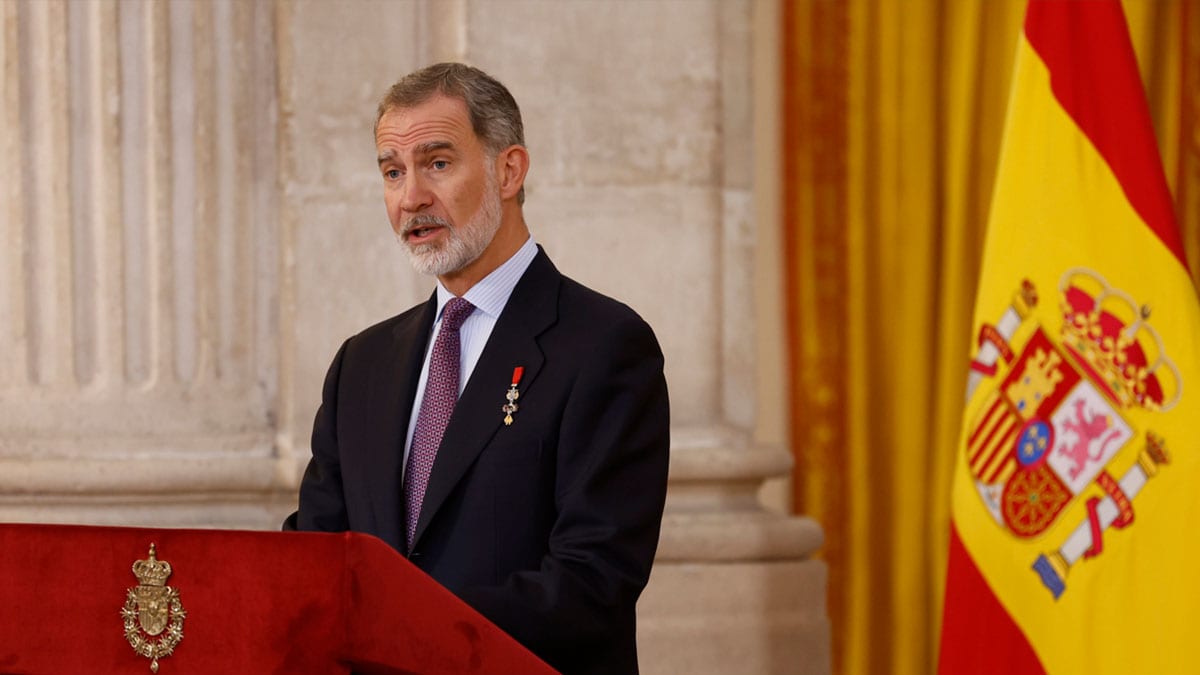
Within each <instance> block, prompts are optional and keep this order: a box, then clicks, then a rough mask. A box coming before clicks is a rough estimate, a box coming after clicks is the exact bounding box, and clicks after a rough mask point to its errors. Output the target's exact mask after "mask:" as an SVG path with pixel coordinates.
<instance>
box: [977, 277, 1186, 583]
mask: <svg viewBox="0 0 1200 675" xmlns="http://www.w3.org/2000/svg"><path fill="white" fill-rule="evenodd" d="M1057 290H1058V295H1059V302H1060V306H1061V310H1062V311H1061V316H1062V323H1061V327H1060V329H1059V330H1058V332H1057V334H1054V333H1048V332H1047V330H1046V328H1047V327H1045V326H1041V325H1039V324H1038V323H1037V321H1036V320H1035V319H1034V318H1033V316H1032V312H1031V311H1030V310H1032V308H1033V307H1034V306H1035V305H1036V304H1037V301H1038V296H1037V291H1036V289H1035V288H1034V286H1033V284H1032V283H1030V282H1029V281H1025V282H1024V283H1023V284H1022V285H1021V288H1020V289H1019V290H1018V291H1017V292H1016V293H1015V294H1014V300H1013V302H1012V304H1011V305H1010V306H1009V307H1008V308H1007V309H1006V310H1005V312H1004V314H1003V316H1002V317H1001V319H1000V321H999V322H998V323H997V324H995V325H993V324H986V325H984V326H983V329H982V330H981V331H980V339H979V346H980V349H979V351H978V353H977V354H976V357H975V360H974V361H973V362H972V364H971V369H972V371H973V373H974V374H973V376H972V378H971V381H970V382H971V389H972V391H971V392H970V393H973V391H974V387H975V386H978V385H980V384H981V383H982V382H983V378H982V377H980V376H983V377H990V376H995V375H997V374H999V372H1000V371H1001V366H1002V364H1003V367H1004V373H1003V374H1004V377H1003V378H1001V379H999V380H997V381H995V382H996V383H995V384H993V387H994V388H993V389H992V391H991V392H990V393H989V394H988V395H987V399H986V401H985V402H984V404H983V406H982V407H981V408H980V411H979V413H978V415H977V416H976V418H975V419H974V421H973V422H971V423H970V426H969V429H968V431H967V438H966V461H967V463H968V466H969V468H970V471H971V476H972V477H973V478H974V481H975V487H976V489H977V490H978V492H979V496H980V498H981V499H982V500H983V503H984V505H985V506H986V507H987V510H988V512H989V513H990V514H991V516H992V518H993V519H994V520H995V521H996V523H997V525H999V526H1000V527H1003V528H1005V529H1006V530H1007V531H1008V532H1009V533H1010V534H1012V535H1013V536H1016V537H1020V538H1031V537H1036V536H1038V535H1041V534H1042V533H1044V532H1045V531H1046V530H1047V529H1048V528H1049V527H1050V526H1051V525H1052V524H1054V522H1055V521H1056V520H1058V518H1059V516H1060V515H1061V514H1062V513H1063V511H1064V510H1065V509H1066V507H1067V506H1068V505H1070V504H1071V503H1072V502H1073V501H1075V500H1076V499H1078V498H1080V497H1081V496H1084V495H1088V494H1090V495H1091V496H1088V497H1087V498H1086V499H1087V501H1086V504H1087V518H1086V519H1085V520H1084V521H1083V522H1082V523H1080V525H1079V526H1078V527H1077V528H1076V529H1075V530H1074V531H1073V532H1072V533H1071V535H1070V536H1069V537H1068V538H1067V540H1066V541H1065V542H1063V543H1062V544H1061V545H1060V546H1058V547H1057V548H1056V550H1054V551H1052V552H1049V553H1047V554H1046V555H1043V556H1041V557H1039V558H1038V560H1037V561H1036V562H1035V563H1034V569H1035V570H1036V571H1037V572H1038V574H1039V575H1040V576H1041V578H1042V581H1043V582H1044V583H1045V584H1046V586H1047V588H1049V589H1050V591H1051V592H1052V593H1053V594H1054V596H1055V597H1056V598H1057V597H1059V596H1060V595H1061V594H1062V593H1063V591H1064V590H1065V583H1064V579H1065V577H1066V572H1067V570H1068V569H1069V568H1070V566H1071V565H1072V564H1074V563H1075V562H1076V561H1077V560H1079V558H1080V557H1081V556H1087V557H1092V556H1095V555H1098V554H1099V553H1100V552H1101V551H1102V550H1103V539H1102V535H1103V532H1104V530H1106V529H1107V528H1109V527H1115V528H1124V527H1126V526H1128V525H1130V524H1132V522H1133V515H1134V511H1133V498H1134V497H1136V496H1137V494H1138V493H1139V492H1140V491H1141V490H1142V488H1143V487H1144V486H1145V485H1146V483H1147V481H1148V480H1149V479H1150V478H1152V477H1153V476H1154V475H1155V474H1156V473H1157V471H1158V468H1159V467H1160V466H1162V465H1164V464H1166V463H1167V462H1168V456H1167V451H1166V447H1165V444H1164V442H1163V440H1162V439H1161V438H1159V437H1158V436H1157V435H1156V434H1155V433H1154V432H1153V431H1152V430H1149V429H1146V430H1139V429H1136V428H1135V427H1134V426H1133V424H1132V423H1131V422H1130V421H1129V420H1128V419H1126V416H1125V415H1124V414H1123V413H1124V412H1125V411H1128V410H1130V409H1133V408H1140V409H1142V410H1146V411H1151V412H1166V411H1168V410H1170V409H1171V408H1173V407H1174V406H1175V404H1176V403H1177V402H1178V400H1179V396H1180V394H1181V392H1182V385H1183V382H1182V379H1181V377H1180V374H1179V370H1178V368H1176V366H1175V364H1174V363H1173V362H1172V361H1171V359H1170V357H1169V355H1168V354H1167V353H1166V352H1165V351H1164V349H1163V345H1162V340H1161V338H1160V337H1159V335H1158V333H1157V332H1156V331H1155V330H1154V327H1153V326H1152V325H1151V323H1150V311H1149V308H1148V307H1145V306H1141V307H1139V306H1138V305H1137V303H1136V302H1135V301H1134V299H1133V298H1130V297H1129V296H1128V295H1127V294H1125V293H1124V292H1122V291H1121V290H1120V289H1116V288H1112V287H1111V286H1109V284H1108V283H1107V282H1106V281H1105V280H1104V278H1103V277H1101V276H1100V275H1099V274H1098V273H1096V272H1094V271H1092V270H1088V269H1083V268H1080V269H1073V270H1067V271H1066V272H1064V274H1063V276H1062V280H1061V282H1060V284H1059V288H1058V289H1057ZM1023 328H1024V330H1021V329H1023ZM1018 334H1022V335H1023V339H1017V336H1018ZM1122 467H1123V468H1124V469H1125V471H1124V473H1123V474H1122V475H1121V477H1120V478H1119V479H1117V478H1115V477H1114V476H1113V470H1117V469H1118V468H1122ZM1093 485H1094V486H1095V488H1090V486H1093Z"/></svg>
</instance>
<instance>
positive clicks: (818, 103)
mask: <svg viewBox="0 0 1200 675" xmlns="http://www.w3.org/2000/svg"><path fill="white" fill-rule="evenodd" d="M1125 10H1126V15H1127V17H1128V18H1129V23H1130V29H1131V33H1132V36H1133V40H1134V44H1135V47H1136V49H1137V50H1138V57H1139V63H1140V65H1141V68H1142V76H1143V80H1144V82H1145V83H1146V88H1147V92H1148V95H1149V97H1150V104H1151V109H1152V114H1153V116H1154V121H1155V125H1156V130H1157V132H1158V136H1159V141H1160V145H1161V147H1162V151H1163V158H1164V162H1165V167H1166V169H1167V176H1168V180H1169V181H1170V182H1171V184H1172V189H1173V190H1174V194H1175V196H1176V201H1177V204H1178V207H1179V214H1180V219H1181V223H1182V225H1183V228H1184V235H1185V239H1186V242H1187V249H1188V253H1189V256H1190V259H1191V260H1192V261H1193V265H1192V266H1193V274H1195V273H1196V268H1200V122H1198V120H1200V116H1198V113H1200V44H1198V43H1200V5H1197V6H1195V7H1193V6H1191V3H1190V2H1187V1H1183V0H1180V1H1176V2H1170V1H1167V2H1155V1H1153V0H1137V1H1128V0H1127V1H1126V3H1125ZM1024 11H1025V3H1024V1H1023V0H905V1H904V2H894V1H892V0H845V1H835V0H808V1H805V0H797V1H792V2H789V1H788V0H784V4H783V6H782V25H783V40H782V44H783V56H782V64H783V67H782V77H783V82H782V88H783V89H782V90H783V97H782V99H783V131H782V133H783V141H784V143H783V148H784V152H783V154H784V160H783V201H784V204H783V218H784V224H783V229H784V250H785V267H786V271H787V281H786V283H787V286H786V288H787V305H788V316H787V322H788V330H789V351H790V357H791V377H790V382H791V418H792V446H793V448H794V452H795V455H796V470H795V475H794V490H795V493H794V494H795V509H796V511H797V512H799V513H805V514H807V515H811V516H813V517H815V518H816V519H817V520H818V521H820V522H821V524H822V525H823V526H824V527H825V531H826V541H827V543H826V546H825V548H824V551H823V555H824V557H825V559H826V560H827V561H828V563H829V567H830V578H829V614H830V618H831V621H832V623H833V655H834V672H835V673H843V674H846V675H857V674H859V673H904V674H907V673H913V674H925V673H932V672H935V670H936V664H937V646H938V632H939V630H940V620H941V606H942V586H943V582H944V578H945V564H946V562H945V561H946V540H947V532H948V530H947V528H948V523H949V494H950V486H949V481H950V473H951V469H952V467H953V462H954V458H955V445H956V442H957V436H958V431H959V424H960V419H959V417H960V414H961V409H962V404H963V392H964V387H965V382H966V372H967V368H966V365H967V354H968V353H969V348H970V344H971V341H972V339H973V336H972V335H971V313H972V304H973V302H974V294H975V287H976V282H977V277H978V272H979V269H978V268H979V260H980V256H981V253H982V251H981V246H982V242H983V231H984V228H985V226H986V223H987V213H988V207H989V201H990V197H991V191H992V183H993V179H994V176H995V167H996V160H997V157H998V153H999V148H1000V137H1001V133H1002V126H1003V122H1004V114H1005V109H1006V105H1007V98H1008V91H1009V83H1010V80H1011V75H1012V61H1013V56H1014V54H1015V53H1016V45H1017V40H1018V37H1019V35H1020V29H1021V21H1022V19H1023V16H1024Z"/></svg>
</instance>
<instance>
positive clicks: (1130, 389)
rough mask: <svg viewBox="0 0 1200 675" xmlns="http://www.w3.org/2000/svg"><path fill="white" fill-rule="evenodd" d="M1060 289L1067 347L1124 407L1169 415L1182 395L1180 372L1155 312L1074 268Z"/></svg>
mask: <svg viewBox="0 0 1200 675" xmlns="http://www.w3.org/2000/svg"><path fill="white" fill-rule="evenodd" d="M1059 291H1060V292H1061V296H1060V306H1061V309H1062V313H1063V328H1062V337H1063V346H1064V347H1066V348H1067V349H1068V350H1070V351H1071V352H1073V355H1074V356H1076V357H1077V358H1078V359H1079V361H1080V364H1081V365H1083V366H1084V367H1085V368H1087V369H1090V370H1091V371H1092V374H1094V375H1095V379H1096V381H1097V382H1098V384H1100V385H1102V386H1103V387H1104V388H1105V389H1107V391H1106V392H1105V393H1108V394H1110V395H1111V396H1112V398H1113V399H1114V400H1115V401H1116V402H1117V403H1118V404H1119V405H1120V406H1121V407H1123V408H1130V407H1134V406H1137V407H1140V408H1144V409H1146V410H1150V411H1155V412H1159V411H1161V412H1165V411H1167V410H1170V409H1171V408H1173V407H1175V404H1176V403H1178V402H1179V396H1180V393H1181V387H1180V383H1181V382H1182V379H1181V378H1180V376H1179V369H1178V368H1177V367H1176V366H1175V362H1174V361H1172V360H1171V359H1170V358H1169V357H1168V356H1167V354H1166V352H1165V350H1164V349H1163V344H1162V338H1160V337H1159V335H1158V331H1156V330H1154V327H1153V326H1151V325H1150V308H1149V307H1148V306H1142V307H1140V308H1139V307H1138V306H1137V304H1136V303H1135V302H1134V301H1133V299H1132V298H1130V297H1129V296H1128V295H1126V294H1125V293H1123V292H1121V291H1120V290H1117V289H1114V288H1112V287H1110V286H1109V285H1108V283H1107V282H1105V281H1104V279H1102V278H1101V277H1100V276H1099V275H1097V274H1095V273H1094V272H1092V271H1090V270H1086V269H1074V270H1070V271H1068V272H1067V273H1066V274H1064V275H1063V277H1062V280H1061V282H1060V286H1059Z"/></svg>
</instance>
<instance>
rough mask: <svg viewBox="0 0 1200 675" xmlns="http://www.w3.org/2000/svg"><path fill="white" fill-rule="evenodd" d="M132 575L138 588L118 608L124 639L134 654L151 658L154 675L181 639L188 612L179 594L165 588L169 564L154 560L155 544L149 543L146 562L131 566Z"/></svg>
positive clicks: (167, 587)
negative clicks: (120, 607)
mask: <svg viewBox="0 0 1200 675" xmlns="http://www.w3.org/2000/svg"><path fill="white" fill-rule="evenodd" d="M133 574H134V576H136V577H137V580H138V585H137V586H135V587H133V588H130V589H128V591H127V592H126V594H125V606H124V607H123V608H122V609H121V618H123V619H124V620H125V639H126V640H128V641H129V646H131V647H133V651H135V652H137V653H138V654H140V655H142V656H144V657H146V658H148V659H150V671H151V672H154V673H157V672H158V660H159V659H160V658H162V657H164V656H170V655H171V654H172V653H173V652H174V651H175V647H176V646H178V645H179V641H180V640H182V639H183V619H184V617H186V616H187V612H185V611H184V609H183V603H182V602H180V600H179V591H178V590H176V589H174V588H171V587H170V586H167V585H166V584H167V578H168V577H170V576H171V563H169V562H167V561H165V560H158V559H157V558H156V557H155V547H154V544H150V558H149V559H148V560H138V561H137V562H135V563H133ZM160 636H161V637H160ZM156 637H157V638H158V639H154V638H156Z"/></svg>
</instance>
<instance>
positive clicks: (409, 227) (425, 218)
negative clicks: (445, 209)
mask: <svg viewBox="0 0 1200 675" xmlns="http://www.w3.org/2000/svg"><path fill="white" fill-rule="evenodd" d="M429 225H437V226H440V227H445V228H447V229H453V227H452V226H451V225H450V223H449V222H447V221H446V220H444V219H442V218H439V217H437V216H434V215H430V214H427V213H425V214H421V215H417V216H413V217H412V218H409V219H408V220H406V221H404V227H403V228H402V229H401V231H400V234H401V236H404V235H407V234H408V233H410V232H412V231H413V230H415V229H417V228H419V227H426V226H429Z"/></svg>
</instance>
